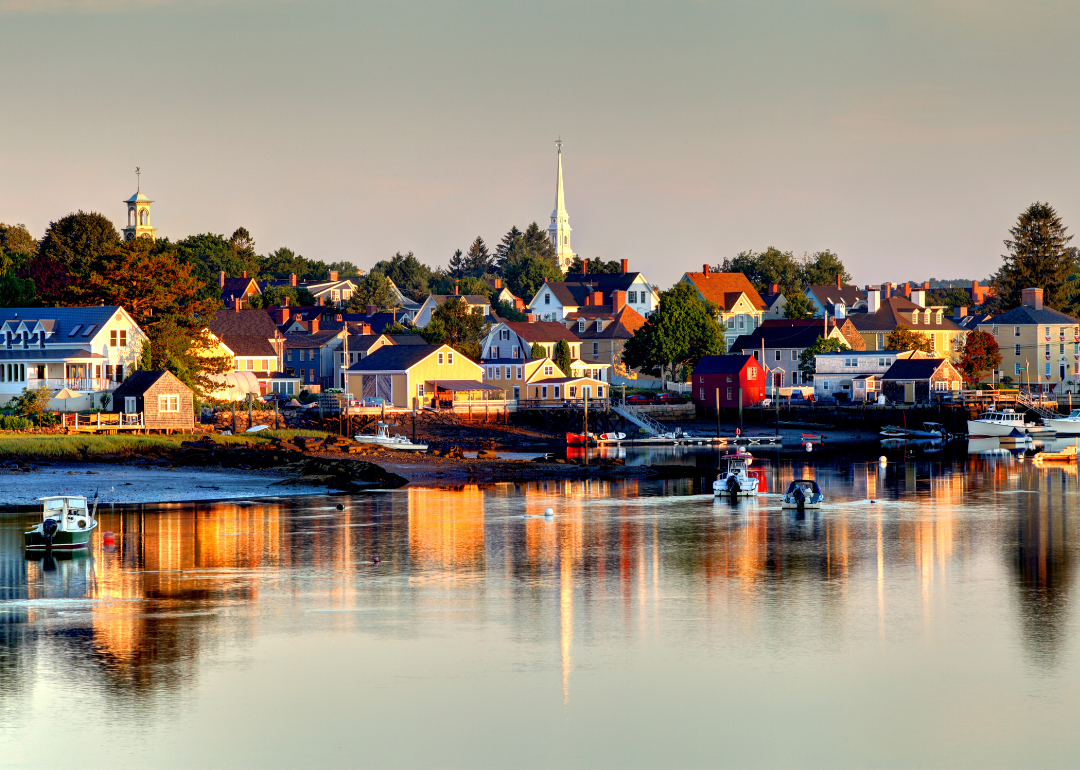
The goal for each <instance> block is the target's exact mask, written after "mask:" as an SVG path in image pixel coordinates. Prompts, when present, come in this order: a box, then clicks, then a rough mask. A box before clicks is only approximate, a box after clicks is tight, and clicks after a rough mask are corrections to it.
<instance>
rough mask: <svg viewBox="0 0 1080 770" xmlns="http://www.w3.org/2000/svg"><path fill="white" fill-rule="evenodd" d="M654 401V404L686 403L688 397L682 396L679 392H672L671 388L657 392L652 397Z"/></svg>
mask: <svg viewBox="0 0 1080 770" xmlns="http://www.w3.org/2000/svg"><path fill="white" fill-rule="evenodd" d="M651 400H652V403H654V404H685V403H686V399H685V398H683V397H682V396H680V395H679V394H678V393H672V392H671V391H670V390H665V391H663V392H661V393H657V394H656V395H655V396H653V397H652V399H651Z"/></svg>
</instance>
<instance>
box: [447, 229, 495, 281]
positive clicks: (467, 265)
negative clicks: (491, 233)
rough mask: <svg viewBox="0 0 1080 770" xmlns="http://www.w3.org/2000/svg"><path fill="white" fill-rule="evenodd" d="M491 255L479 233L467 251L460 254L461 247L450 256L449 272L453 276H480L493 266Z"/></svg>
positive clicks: (489, 270)
mask: <svg viewBox="0 0 1080 770" xmlns="http://www.w3.org/2000/svg"><path fill="white" fill-rule="evenodd" d="M494 266H495V265H494V261H493V255H492V254H490V253H489V252H488V247H487V244H486V243H484V239H483V238H481V237H480V236H479V235H478V236H476V240H475V241H473V242H472V245H471V246H469V252H468V253H467V254H462V253H461V249H458V250H457V251H455V252H454V256H452V257H451V258H450V270H449V273H450V275H451V276H453V277H454V278H467V277H472V278H480V277H481V276H483V275H485V274H487V273H489V272H491V271H492V269H493V268H494Z"/></svg>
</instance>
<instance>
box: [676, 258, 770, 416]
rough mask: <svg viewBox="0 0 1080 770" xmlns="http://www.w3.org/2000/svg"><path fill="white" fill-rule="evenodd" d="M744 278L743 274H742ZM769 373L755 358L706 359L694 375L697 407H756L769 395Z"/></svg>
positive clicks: (702, 360) (735, 356) (721, 357)
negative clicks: (767, 386)
mask: <svg viewBox="0 0 1080 770" xmlns="http://www.w3.org/2000/svg"><path fill="white" fill-rule="evenodd" d="M740 275H741V273H740ZM768 378H769V370H768V367H766V366H763V365H762V364H761V363H760V362H759V361H758V360H757V359H756V358H754V357H753V356H751V355H723V356H705V357H704V358H702V359H701V361H699V362H698V365H697V366H696V367H694V374H693V375H692V376H691V379H690V381H691V383H692V384H693V391H692V393H691V395H692V396H693V399H694V404H695V405H696V406H698V407H699V408H702V409H716V407H717V405H719V406H720V408H727V407H737V406H739V397H740V394H741V396H742V405H743V406H753V405H754V404H756V403H758V402H759V401H761V399H763V398H765V396H766V385H767V383H768Z"/></svg>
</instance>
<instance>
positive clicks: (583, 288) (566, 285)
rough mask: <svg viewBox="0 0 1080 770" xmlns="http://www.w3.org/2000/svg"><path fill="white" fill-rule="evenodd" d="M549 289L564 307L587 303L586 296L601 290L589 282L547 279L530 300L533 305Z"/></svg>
mask: <svg viewBox="0 0 1080 770" xmlns="http://www.w3.org/2000/svg"><path fill="white" fill-rule="evenodd" d="M545 289H547V290H548V291H550V292H551V293H552V294H554V295H555V299H557V300H559V304H560V305H562V306H563V307H567V306H570V307H582V306H584V304H585V298H586V297H588V296H589V295H590V294H592V293H593V292H595V291H600V290H599V289H596V288H594V287H593V286H592V284H588V283H576V282H572V281H545V282H544V285H543V286H541V287H540V288H539V289H538V290H537V292H536V296H534V297H533V298H532V301H531V302H529V304H530V305H532V303H533V302H535V301H536V300H537V298H538V297H539V296H540V294H541V293H542V292H543V291H544V290H545Z"/></svg>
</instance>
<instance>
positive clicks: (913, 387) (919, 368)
mask: <svg viewBox="0 0 1080 770" xmlns="http://www.w3.org/2000/svg"><path fill="white" fill-rule="evenodd" d="M963 382H964V379H963V377H962V376H961V375H960V372H958V371H957V370H956V367H955V366H953V365H952V364H951V363H950V362H949V361H946V360H945V359H943V358H906V359H904V358H901V359H897V361H896V363H894V364H893V365H892V366H890V367H889V370H888V371H887V372H885V374H883V375H882V376H881V392H882V393H883V394H884V395H885V397H886V398H887V399H889V400H890V401H894V402H902V403H908V404H911V403H918V402H926V401H930V400H931V393H934V394H936V395H938V396H941V395H944V394H946V393H949V392H956V391H959V390H960V389H961V388H962V387H963Z"/></svg>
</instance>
